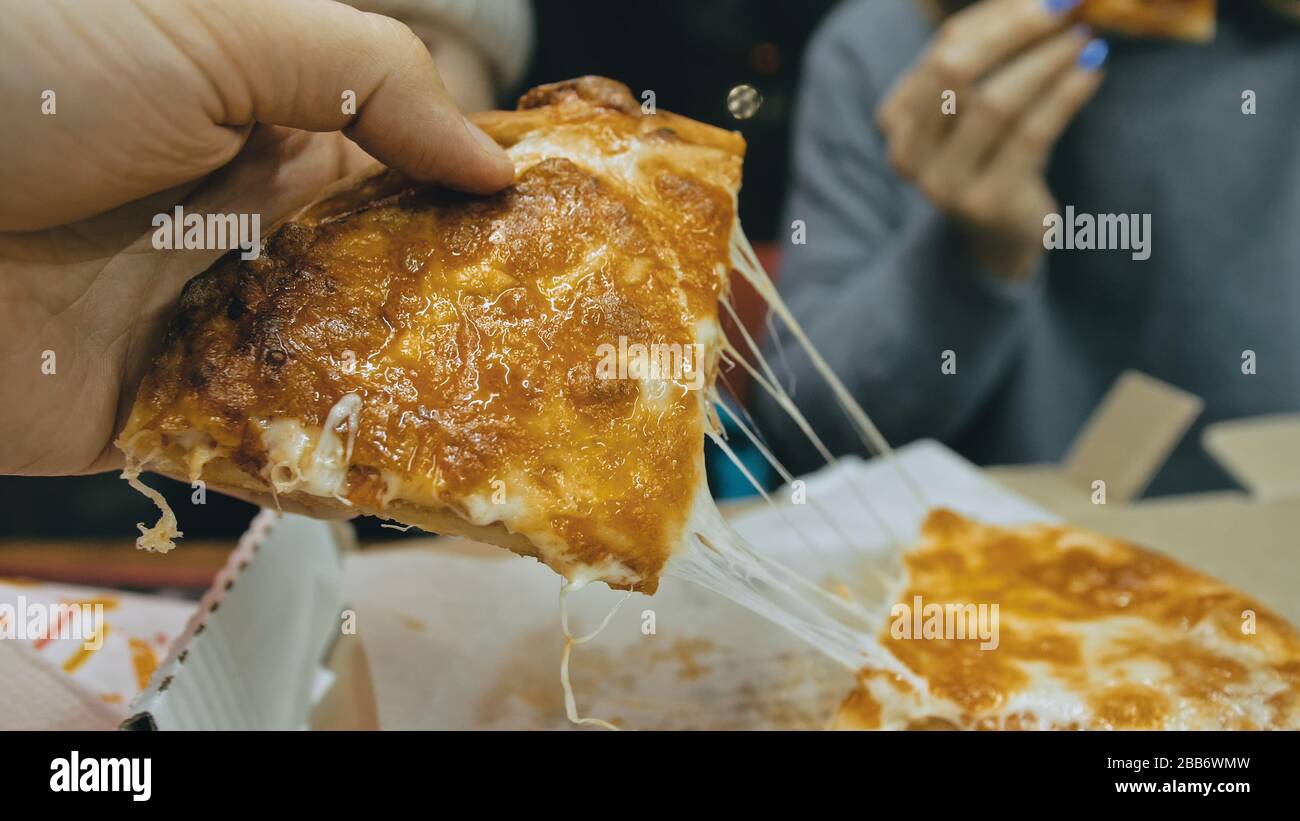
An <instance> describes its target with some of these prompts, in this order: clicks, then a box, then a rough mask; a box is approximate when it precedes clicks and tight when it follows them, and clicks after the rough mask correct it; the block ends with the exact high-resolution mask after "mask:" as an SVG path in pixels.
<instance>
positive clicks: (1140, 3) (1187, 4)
mask: <svg viewBox="0 0 1300 821" xmlns="http://www.w3.org/2000/svg"><path fill="white" fill-rule="evenodd" d="M1215 7H1216V0H1084V3H1083V5H1082V6H1081V7H1080V9H1079V19H1080V20H1081V21H1083V22H1084V23H1087V24H1088V25H1091V26H1096V27H1097V28H1100V29H1105V30H1109V31H1119V32H1123V33H1125V34H1134V35H1142V36H1153V37H1174V38H1178V39H1185V40H1209V39H1210V38H1212V37H1213V36H1214V29H1215Z"/></svg>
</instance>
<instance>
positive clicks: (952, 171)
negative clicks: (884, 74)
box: [877, 0, 1109, 279]
mask: <svg viewBox="0 0 1300 821" xmlns="http://www.w3.org/2000/svg"><path fill="white" fill-rule="evenodd" d="M1078 5H1079V0H981V2H978V3H975V4H974V5H971V6H969V7H968V8H966V9H963V10H962V11H960V12H957V13H955V14H953V15H952V16H950V17H949V18H948V19H947V20H945V21H944V23H943V25H942V26H941V27H940V29H939V31H938V33H937V34H936V36H935V37H934V38H933V40H932V41H931V43H930V45H929V47H928V48H927V50H926V52H925V53H924V54H923V55H922V57H921V59H920V60H919V61H918V62H917V64H916V65H915V66H914V67H913V68H912V69H911V70H910V71H909V72H908V73H907V74H905V75H904V76H903V77H902V78H901V79H900V80H899V81H898V83H897V84H896V85H895V86H894V88H893V89H892V90H891V91H890V93H889V94H888V95H887V96H886V98H885V100H884V102H883V103H882V104H881V106H880V109H879V111H878V112H877V119H878V122H879V124H880V128H881V131H882V132H883V134H884V137H885V139H886V141H887V142H888V150H889V158H890V162H891V164H892V165H893V167H894V169H895V171H896V172H897V173H898V174H899V175H900V176H902V177H904V178H905V179H907V180H909V181H911V182H912V183H913V184H915V185H916V186H917V187H918V188H919V189H920V190H921V192H922V193H923V194H924V195H925V196H926V198H927V199H928V200H929V201H930V203H931V204H932V205H934V206H935V207H936V208H938V209H939V210H941V211H943V212H944V213H946V214H948V215H950V216H952V217H954V218H955V219H957V220H958V222H959V223H960V224H961V225H962V226H963V228H965V229H966V230H965V233H966V235H967V236H968V237H969V239H970V247H971V250H972V252H973V253H974V254H975V256H976V258H977V259H978V260H979V261H980V262H981V263H982V264H983V265H984V267H986V268H988V269H990V270H993V271H996V272H999V273H1001V274H1003V275H1004V276H1006V277H1008V278H1011V279H1016V278H1021V277H1024V276H1026V275H1028V274H1029V273H1030V272H1032V270H1033V269H1034V267H1035V265H1036V263H1037V261H1038V259H1039V257H1040V256H1041V255H1042V254H1043V244H1042V231H1043V228H1042V226H1043V217H1044V216H1046V215H1047V214H1049V213H1053V212H1055V211H1056V210H1057V204H1056V200H1055V198H1054V197H1053V196H1052V193H1051V191H1050V190H1049V189H1048V186H1047V182H1046V180H1045V179H1044V177H1043V170H1044V168H1045V167H1046V166H1047V161H1048V159H1049V157H1050V155H1051V152H1052V149H1053V148H1054V147H1055V145H1056V142H1057V140H1058V139H1059V137H1060V136H1061V134H1062V133H1063V132H1064V131H1065V129H1066V127H1067V126H1069V124H1070V122H1071V121H1072V120H1073V119H1074V116H1075V114H1077V113H1078V112H1079V110H1080V109H1081V108H1083V106H1084V105H1086V104H1087V102H1088V101H1089V100H1090V99H1092V97H1093V95H1094V94H1095V93H1096V92H1097V89H1098V87H1099V86H1100V84H1101V80H1102V72H1101V70H1100V69H1101V68H1102V66H1103V65H1104V63H1105V62H1106V58H1107V56H1108V53H1109V47H1108V46H1107V44H1106V41H1104V40H1101V39H1098V38H1096V37H1094V36H1093V34H1092V32H1091V31H1090V30H1089V29H1088V28H1086V27H1084V26H1079V25H1074V24H1073V22H1072V15H1071V14H1070V12H1071V11H1072V10H1073V9H1074V8H1075V7H1076V6H1078Z"/></svg>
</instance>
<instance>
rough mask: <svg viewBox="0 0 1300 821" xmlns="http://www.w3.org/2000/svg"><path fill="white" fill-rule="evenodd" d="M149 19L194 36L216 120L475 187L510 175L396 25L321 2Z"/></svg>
mask: <svg viewBox="0 0 1300 821" xmlns="http://www.w3.org/2000/svg"><path fill="white" fill-rule="evenodd" d="M155 10H156V11H157V16H156V17H155V18H154V19H155V22H156V23H157V24H158V25H159V26H160V27H163V28H167V27H169V26H179V27H186V26H188V27H189V28H190V29H194V30H192V31H178V32H175V33H173V37H174V38H175V39H176V40H178V41H181V42H186V43H190V42H193V43H194V44H195V45H197V46H198V48H197V49H194V50H190V52H189V56H190V58H191V59H193V60H194V61H195V62H196V63H197V64H198V66H199V68H200V69H201V70H203V71H204V73H205V74H206V75H207V77H208V78H210V80H211V81H212V83H213V84H214V85H215V86H216V89H217V93H218V98H219V99H220V100H221V107H222V111H221V113H220V120H219V124H220V125H227V126H233V127H239V126H245V125H248V124H250V123H253V122H261V123H269V124H273V125H282V126H288V127H291V128H299V129H303V130H307V131H340V130H341V131H343V132H344V133H345V134H347V136H348V137H350V138H351V139H353V140H354V141H356V142H357V144H358V145H360V146H361V147H362V148H364V149H365V150H366V151H367V152H368V153H369V154H371V155H372V156H374V157H375V158H376V159H378V160H380V161H381V162H383V163H384V164H385V165H388V166H391V167H393V168H396V169H398V170H400V171H403V172H405V173H406V174H409V175H410V176H412V177H414V178H416V179H418V180H421V181H424V182H435V183H439V184H442V185H446V186H449V187H452V188H457V189H460V190H464V191H470V192H474V193H489V192H492V191H496V190H498V189H500V188H502V187H504V186H506V185H508V184H510V182H511V181H512V180H513V178H514V166H513V164H512V163H511V162H510V159H509V157H507V156H506V153H505V152H504V151H503V150H502V149H501V148H500V147H499V146H498V145H497V144H496V143H495V142H493V141H492V139H491V138H490V137H489V136H488V135H487V134H485V133H483V132H482V131H480V130H479V129H478V128H477V127H475V126H473V125H471V124H470V123H469V122H468V121H467V120H466V119H465V118H464V116H462V114H461V113H460V111H459V110H458V109H457V107H456V104H455V103H454V102H452V100H451V97H450V96H449V95H448V94H447V90H446V88H445V87H444V86H443V84H442V80H441V78H439V76H438V71H437V69H436V68H435V67H434V64H433V59H432V58H431V57H430V56H429V51H428V49H427V48H426V47H425V45H424V43H423V42H422V41H421V40H420V39H419V38H418V37H416V36H415V34H414V33H412V32H411V30H410V29H409V28H407V27H406V26H405V25H403V24H402V23H400V22H398V21H396V20H393V19H391V18H388V17H383V16H381V15H377V14H367V13H365V12H361V11H358V10H356V9H354V8H352V7H351V6H346V5H343V4H341V3H334V2H322V0H277V2H274V3H267V2H264V0H225V2H222V3H201V2H187V3H185V4H183V6H182V4H177V3H175V0H165V1H164V2H156V3H155Z"/></svg>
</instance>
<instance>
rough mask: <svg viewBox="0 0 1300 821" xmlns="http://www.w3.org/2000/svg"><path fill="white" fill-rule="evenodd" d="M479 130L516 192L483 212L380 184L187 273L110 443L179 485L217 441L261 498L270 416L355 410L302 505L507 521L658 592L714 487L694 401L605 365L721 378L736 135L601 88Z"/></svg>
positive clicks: (530, 106)
mask: <svg viewBox="0 0 1300 821" xmlns="http://www.w3.org/2000/svg"><path fill="white" fill-rule="evenodd" d="M476 121H477V122H478V124H479V125H480V126H481V127H483V128H484V129H485V130H486V131H487V132H488V133H489V134H491V135H492V136H493V137H494V138H495V139H497V140H498V142H500V143H501V144H502V145H503V146H504V147H506V148H507V150H508V151H509V152H510V154H511V157H512V159H514V161H515V164H516V173H517V182H516V184H515V185H513V186H512V187H510V188H508V189H506V190H505V191H503V192H501V193H499V194H497V195H495V196H491V197H487V198H470V197H466V196H461V195H455V194H449V193H447V192H445V191H438V190H435V189H433V188H430V187H428V186H423V185H418V184H415V183H413V182H411V181H409V180H407V179H405V178H404V177H402V176H401V175H399V174H397V173H396V172H392V171H387V172H384V173H382V174H379V175H378V176H374V177H372V178H370V179H368V180H365V181H364V182H362V183H360V184H357V185H353V186H351V187H348V188H346V189H345V190H343V191H341V192H338V193H335V194H333V195H331V196H328V197H326V198H325V199H323V200H321V201H319V202H318V203H317V204H315V205H313V206H312V207H311V208H309V209H308V210H307V211H306V212H304V213H303V214H302V215H300V216H299V217H298V218H296V219H294V220H292V221H290V222H289V223H287V224H285V225H283V226H280V227H279V228H278V229H277V230H276V231H275V232H274V233H273V234H272V235H271V236H270V237H269V238H268V239H267V241H266V242H265V246H264V253H263V256H262V257H261V258H260V259H257V260H254V261H248V262H241V261H239V260H238V259H235V258H233V257H230V258H227V259H226V260H225V261H223V262H222V263H221V264H219V265H217V266H216V267H214V268H213V269H212V270H210V271H208V272H206V273H204V274H202V275H201V276H199V277H197V278H196V279H194V280H193V281H192V282H191V283H190V284H189V285H188V287H187V288H186V290H185V293H184V295H183V297H182V299H181V303H180V307H179V310H178V312H177V315H176V317H175V319H174V321H173V323H172V325H171V328H170V331H169V333H168V336H167V339H166V342H165V348H164V351H163V353H162V354H161V356H160V357H159V358H158V360H157V362H156V363H155V364H154V366H153V368H152V370H151V371H150V373H149V374H148V376H147V377H146V379H145V381H144V383H143V385H142V386H141V388H140V392H139V395H138V398H137V401H136V405H135V408H134V411H133V414H132V417H131V420H130V422H129V424H128V426H127V428H126V430H125V431H124V432H123V434H122V436H121V438H120V442H121V443H122V445H123V447H124V449H125V450H127V451H128V453H129V454H133V455H135V456H136V457H138V458H144V457H146V456H147V455H149V454H150V453H156V455H155V456H154V462H153V463H152V464H153V466H154V468H155V469H158V470H160V471H161V472H165V473H171V474H173V475H177V474H180V475H184V474H185V473H186V472H187V470H186V468H185V465H186V464H190V465H193V458H194V452H195V450H196V448H198V447H200V445H199V444H196V443H198V442H203V443H206V446H210V447H215V451H216V456H215V457H214V458H213V459H212V460H211V461H209V462H207V463H206V465H204V466H203V467H202V468H201V470H202V475H203V476H204V478H207V479H209V481H210V482H212V483H213V484H214V485H215V486H216V487H218V488H220V487H222V486H223V485H224V486H229V485H232V484H233V485H237V486H240V487H243V488H245V489H251V490H261V491H268V490H270V488H269V486H268V480H269V479H270V478H271V476H272V475H271V470H272V468H273V466H272V465H270V464H269V457H268V449H267V445H266V429H267V425H268V423H269V422H270V421H272V420H293V421H296V422H297V423H298V424H299V425H301V426H302V427H303V428H304V429H306V430H307V431H309V432H313V433H312V435H313V436H314V435H315V433H314V432H316V431H319V429H320V427H321V426H322V425H323V424H324V422H325V420H326V417H327V416H328V414H329V413H330V410H331V408H333V407H335V406H336V403H338V402H339V401H340V399H342V398H343V397H345V396H347V395H355V396H358V397H360V400H361V402H360V411H359V417H358V425H357V429H356V430H355V431H354V432H352V433H354V445H353V449H352V454H351V458H350V459H349V460H347V463H346V480H345V483H344V485H343V486H342V487H341V488H340V492H339V493H338V497H339V498H336V499H328V498H324V496H327V495H328V494H320V493H319V492H318V493H317V494H316V496H321V498H308V497H309V496H311V495H312V494H310V493H305V492H303V491H301V490H296V491H294V492H293V493H291V494H289V495H290V496H293V497H296V498H297V500H299V501H302V502H304V503H307V504H309V505H317V506H319V505H334V506H343V505H344V503H343V502H342V501H341V500H342V499H346V500H347V502H349V503H350V504H351V505H352V506H353V507H354V509H355V511H356V512H359V513H371V514H377V515H380V516H385V517H388V518H395V519H399V520H402V521H412V522H414V523H417V524H423V525H425V526H427V525H428V521H427V517H426V516H424V515H423V514H424V513H427V512H428V511H450V512H451V513H453V514H455V515H456V516H458V517H460V518H463V519H465V520H467V521H469V522H472V523H473V524H475V525H479V526H483V525H493V524H496V525H504V526H505V529H506V530H508V531H509V532H510V533H513V534H517V535H519V536H522V537H523V538H524V539H525V540H526V543H523V542H520V541H518V540H514V541H511V540H509V539H505V540H503V541H502V543H505V544H507V545H508V546H511V547H512V548H514V549H516V550H518V551H520V552H524V553H529V554H532V555H537V556H539V557H541V558H542V559H543V560H545V561H547V562H548V563H549V564H550V565H551V566H552V567H554V568H555V569H556V570H557V571H558V572H560V573H562V574H564V575H566V576H569V577H570V578H571V579H572V578H582V579H586V578H593V577H594V578H602V579H605V580H607V581H610V582H611V583H614V584H618V585H622V586H635V587H637V588H638V589H641V590H645V591H648V592H653V590H654V588H655V585H656V583H657V579H658V576H659V573H660V571H661V570H662V568H663V565H664V563H665V561H666V560H667V558H668V557H669V556H670V555H671V554H672V553H673V552H674V551H675V550H676V549H677V548H678V546H679V545H680V543H681V542H682V532H683V528H684V525H685V523H686V520H687V518H688V516H689V515H690V512H691V509H692V505H693V502H694V499H695V496H696V493H697V492H698V490H699V489H700V487H701V486H702V484H703V482H704V478H703V473H702V470H703V465H702V458H703V457H702V447H703V445H702V442H703V434H704V426H705V424H706V422H705V419H706V415H705V398H704V391H700V390H688V389H687V386H686V384H684V383H683V382H682V381H681V380H676V381H674V380H672V379H669V380H667V381H666V382H664V383H662V384H659V385H658V386H657V388H658V389H659V390H658V393H655V392H654V391H648V389H647V385H646V384H643V383H642V382H639V381H637V380H634V379H619V380H610V379H601V378H597V365H598V363H599V362H600V361H601V357H600V350H601V345H602V344H609V345H611V346H614V347H617V346H618V345H619V340H620V337H623V338H625V339H626V340H627V341H628V342H629V343H640V344H644V345H651V344H669V345H672V344H675V345H679V346H689V345H691V344H693V343H697V342H699V343H702V344H704V345H705V346H706V349H707V352H708V355H707V357H706V358H705V363H706V364H705V366H704V367H706V368H707V376H708V379H707V381H706V385H711V384H712V378H713V375H714V372H715V370H716V366H717V360H718V350H719V345H720V344H721V337H720V332H718V331H717V327H718V323H717V314H718V299H719V298H720V297H721V296H723V294H724V292H725V288H726V282H727V276H726V275H727V273H728V272H729V270H730V252H729V245H728V243H729V238H730V235H731V231H732V227H733V222H734V220H735V194H736V191H737V189H738V187H739V183H740V165H741V156H742V154H743V150H744V143H743V140H741V138H740V137H739V135H736V134H734V133H731V132H725V131H721V130H719V129H715V128H712V127H710V126H706V125H703V124H701V123H697V122H694V121H691V120H686V119H684V118H681V117H677V116H674V115H672V114H668V113H659V114H655V115H643V114H642V112H641V110H640V107H639V105H638V104H637V102H636V101H635V100H634V99H633V98H632V96H631V94H630V93H629V92H628V90H627V89H626V88H625V87H623V86H622V85H620V84H618V83H614V82H612V81H609V80H602V79H600V78H583V79H581V80H577V81H571V82H568V83H560V84H555V85H552V86H543V87H541V88H538V89H534V90H532V91H530V92H529V93H528V94H526V95H525V96H524V97H523V98H522V99H521V101H520V110H519V111H517V112H489V113H487V114H484V115H478V116H477V117H476ZM194 432H197V433H198V434H201V436H200V437H198V438H196V437H194V436H193V435H192V434H193V433H194ZM335 432H336V434H337V435H338V437H339V439H340V440H346V439H347V438H348V436H349V431H348V430H347V426H343V427H339V428H337V430H336V431H335ZM232 465H233V467H234V468H235V470H234V471H232V470H231V466H232ZM190 472H192V470H191V471H190ZM475 535H479V536H480V537H483V533H482V532H476V533H475ZM488 538H491V536H489V537H488Z"/></svg>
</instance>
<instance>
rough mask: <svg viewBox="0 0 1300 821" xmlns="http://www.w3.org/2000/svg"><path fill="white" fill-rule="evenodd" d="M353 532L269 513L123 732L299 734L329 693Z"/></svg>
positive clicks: (252, 529) (242, 543) (206, 597)
mask: <svg viewBox="0 0 1300 821" xmlns="http://www.w3.org/2000/svg"><path fill="white" fill-rule="evenodd" d="M350 538H351V528H350V526H348V525H342V524H340V523H336V522H326V521H318V520H315V519H310V518H307V517H303V516H297V515H289V514H286V515H280V514H278V513H276V512H275V511H271V510H263V511H262V512H261V513H259V514H258V515H257V516H256V517H255V518H254V519H253V521H252V523H251V524H250V525H249V528H248V530H247V531H246V532H245V533H244V535H243V536H242V537H241V538H240V540H239V543H238V545H237V547H236V548H235V550H234V551H233V552H232V553H231V555H230V558H229V560H228V561H227V563H226V565H225V567H224V568H222V570H221V571H220V572H218V573H217V575H216V578H215V580H214V582H213V584H212V586H211V587H210V588H209V589H208V591H207V592H206V593H204V594H203V597H202V599H201V600H200V601H199V605H198V608H197V610H196V612H195V614H194V616H193V617H192V618H191V619H190V622H189V624H188V625H187V626H186V629H185V631H184V632H183V633H182V634H181V635H180V636H179V637H178V638H177V640H176V641H175V642H174V643H173V646H172V648H171V651H170V652H169V653H168V656H167V658H166V659H164V661H163V663H162V664H161V665H159V667H158V669H157V670H156V671H155V672H154V675H153V677H152V678H151V679H150V682H149V686H148V687H146V688H145V690H144V691H143V692H142V693H141V694H140V695H139V696H137V697H136V699H135V700H134V701H133V702H132V704H131V706H130V709H129V712H128V715H129V718H127V719H126V720H125V721H124V722H123V723H122V724H121V725H120V728H121V729H124V730H226V729H229V730H237V729H302V728H306V727H307V726H309V724H310V720H311V715H312V708H313V705H314V704H316V703H317V702H318V701H320V700H321V697H322V696H323V695H325V694H326V693H327V692H328V690H329V689H330V684H331V683H332V679H333V674H332V673H331V672H330V670H329V669H328V668H327V667H326V666H324V665H325V664H326V660H327V659H328V658H329V657H330V655H331V653H332V651H333V650H334V645H335V644H336V639H337V638H338V637H339V636H340V633H341V630H340V624H341V615H342V613H343V607H344V604H343V570H342V565H343V552H344V551H345V550H346V549H347V548H348V547H349V546H350Z"/></svg>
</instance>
